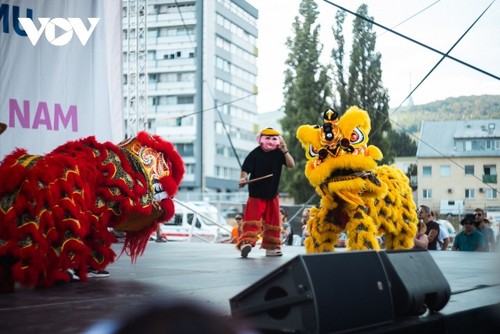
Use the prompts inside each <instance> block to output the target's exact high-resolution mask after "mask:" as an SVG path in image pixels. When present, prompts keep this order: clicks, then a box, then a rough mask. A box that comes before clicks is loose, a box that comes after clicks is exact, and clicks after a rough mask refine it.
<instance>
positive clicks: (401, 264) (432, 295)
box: [380, 250, 451, 317]
mask: <svg viewBox="0 0 500 334" xmlns="http://www.w3.org/2000/svg"><path fill="white" fill-rule="evenodd" d="M380 258H381V259H382V263H383V264H384V267H385V270H386V273H387V276H388V277H389V281H390V283H391V293H392V300H393V307H394V312H395V313H394V315H395V316H396V317H400V316H407V315H418V314H420V313H422V311H423V310H425V309H426V308H428V309H429V310H431V311H439V310H441V309H442V308H443V307H445V306H446V304H447V303H448V301H449V300H450V296H451V289H450V285H449V284H448V281H447V280H446V278H445V277H444V275H443V273H442V272H441V270H440V269H439V267H438V266H437V264H436V262H434V259H433V258H432V256H431V254H430V253H429V252H428V251H427V250H407V251H386V252H380Z"/></svg>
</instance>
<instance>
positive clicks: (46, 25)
mask: <svg viewBox="0 0 500 334" xmlns="http://www.w3.org/2000/svg"><path fill="white" fill-rule="evenodd" d="M99 20H100V19H99V18H97V17H89V18H88V21H89V23H90V28H89V29H88V30H87V28H86V27H85V24H83V22H82V20H81V19H79V18H74V17H70V18H67V19H63V18H60V17H56V18H53V19H51V18H46V17H40V18H38V21H39V22H40V29H37V27H35V23H33V20H31V19H30V18H27V17H24V18H22V17H20V18H19V22H20V23H21V26H22V27H23V29H24V31H26V34H27V35H28V38H29V39H30V41H31V44H33V46H34V45H36V44H37V43H38V40H39V39H40V37H41V36H42V34H43V32H44V31H45V38H46V39H47V41H48V42H49V43H50V44H52V45H54V46H63V45H66V44H68V43H69V42H70V41H71V39H72V38H73V32H75V33H76V36H77V37H78V39H79V40H80V42H81V43H82V45H83V46H85V44H87V42H88V40H89V38H90V36H91V35H92V33H93V32H94V29H95V27H96V26H97V23H98V22H99ZM57 30H58V31H63V33H61V34H58V35H57V36H56V31H57Z"/></svg>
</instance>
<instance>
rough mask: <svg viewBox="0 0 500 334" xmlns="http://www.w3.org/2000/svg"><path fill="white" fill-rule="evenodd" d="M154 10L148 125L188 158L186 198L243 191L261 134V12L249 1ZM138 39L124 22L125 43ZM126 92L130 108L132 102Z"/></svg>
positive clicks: (171, 3) (150, 9) (175, 2)
mask: <svg viewBox="0 0 500 334" xmlns="http://www.w3.org/2000/svg"><path fill="white" fill-rule="evenodd" d="M127 4H128V1H126V0H124V1H123V5H124V17H126V16H127V15H129V14H130V13H128V11H127V9H128V8H127ZM146 8H147V9H146V10H145V12H146V13H147V16H146V17H145V19H146V20H147V22H146V24H147V35H146V36H144V37H145V39H146V40H147V42H146V45H147V70H146V71H145V74H143V75H145V80H146V85H147V98H146V106H145V109H146V111H145V117H144V118H145V119H144V121H143V122H144V124H145V129H146V130H147V131H149V132H151V133H155V134H158V135H160V136H162V137H164V138H165V139H166V140H168V141H170V142H172V143H173V144H174V145H175V147H176V148H177V150H178V152H179V153H180V154H181V155H182V157H183V160H184V164H185V168H186V174H185V177H184V180H183V181H182V184H181V186H180V188H179V197H181V198H182V197H183V194H186V193H189V194H190V196H191V197H192V198H190V199H193V200H195V199H202V198H193V194H196V193H199V194H204V197H205V196H206V194H210V193H216V194H231V193H234V192H238V180H239V176H240V171H241V168H240V164H241V163H243V161H242V159H243V158H244V157H245V156H246V155H247V154H248V152H250V150H252V149H253V148H254V147H255V146H256V143H255V135H256V130H257V128H258V125H257V103H256V94H257V85H256V82H257V56H258V50H257V47H256V41H257V37H258V31H257V18H258V11H257V9H256V8H254V7H252V6H251V5H250V4H249V3H247V2H246V1H244V0H190V1H188V0H148V1H147V6H146ZM131 33H134V31H129V25H128V24H127V20H125V19H124V20H123V34H124V41H125V40H126V39H127V36H128V35H129V34H131ZM126 50H127V49H126V48H125V47H124V54H123V58H124V65H125V64H127V61H129V60H130V56H131V54H127V51H126ZM124 68H126V66H124ZM139 75H140V74H139ZM127 76H130V72H127V71H124V85H125V86H127V84H128V82H130V80H131V79H132V78H128V77H127ZM124 92H125V96H124V98H125V105H127V103H129V104H130V103H132V102H133V97H132V95H131V94H130V93H127V92H128V91H127V89H124ZM132 94H133V93H132ZM129 95H130V96H129ZM126 122H127V120H126Z"/></svg>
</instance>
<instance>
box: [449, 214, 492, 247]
mask: <svg viewBox="0 0 500 334" xmlns="http://www.w3.org/2000/svg"><path fill="white" fill-rule="evenodd" d="M460 225H462V226H463V230H462V231H460V232H459V233H458V234H457V235H456V237H455V240H454V241H453V247H452V248H451V249H452V250H454V251H465V252H481V251H483V250H484V247H485V244H486V243H485V241H484V236H483V234H482V233H481V232H479V231H478V230H477V229H476V217H475V216H474V215H472V214H467V215H465V217H464V219H462V220H461V221H460Z"/></svg>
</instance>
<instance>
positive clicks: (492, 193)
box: [486, 188, 497, 199]
mask: <svg viewBox="0 0 500 334" xmlns="http://www.w3.org/2000/svg"><path fill="white" fill-rule="evenodd" d="M486 198H487V199H496V198H497V190H496V189H491V188H486Z"/></svg>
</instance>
